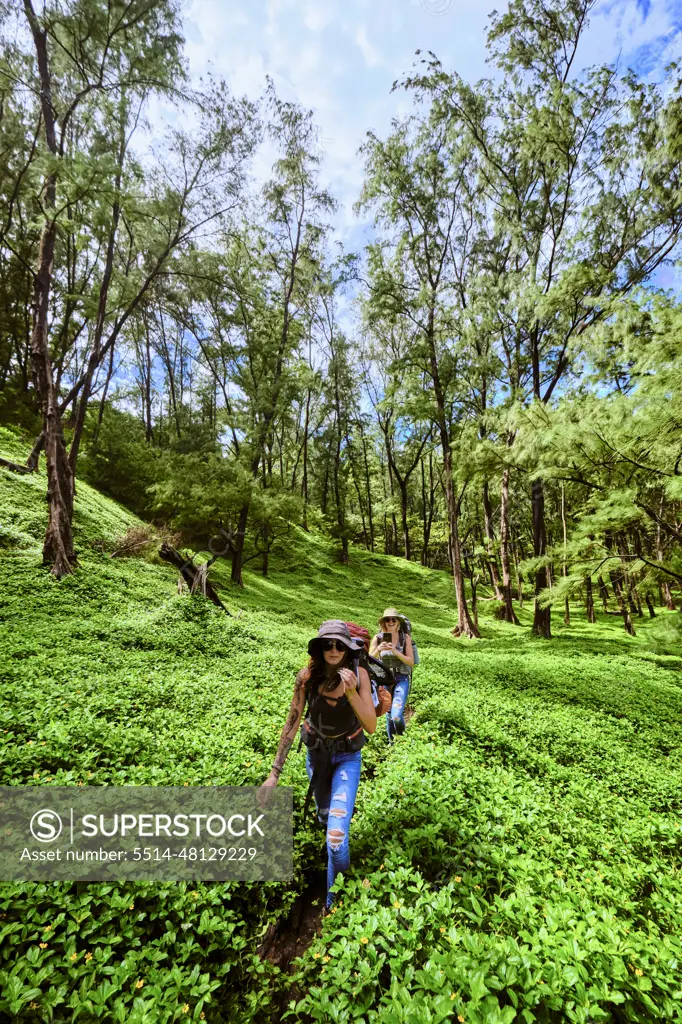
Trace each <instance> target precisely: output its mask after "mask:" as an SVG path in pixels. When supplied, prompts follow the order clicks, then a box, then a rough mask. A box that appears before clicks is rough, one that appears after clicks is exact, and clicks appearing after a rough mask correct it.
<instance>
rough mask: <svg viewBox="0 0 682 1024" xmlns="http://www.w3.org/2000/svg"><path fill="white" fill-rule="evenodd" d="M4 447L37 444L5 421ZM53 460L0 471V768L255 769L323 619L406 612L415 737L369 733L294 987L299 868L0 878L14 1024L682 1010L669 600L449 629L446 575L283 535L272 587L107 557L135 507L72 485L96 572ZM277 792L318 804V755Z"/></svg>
mask: <svg viewBox="0 0 682 1024" xmlns="http://www.w3.org/2000/svg"><path fill="white" fill-rule="evenodd" d="M0 454H3V455H5V456H6V457H12V458H21V457H22V456H23V455H25V451H24V450H23V448H22V446H21V444H20V443H19V442H17V441H16V439H15V438H14V437H13V435H11V434H9V432H7V431H0ZM44 491H45V477H44V475H43V474H42V473H41V474H39V475H37V476H31V477H19V476H16V475H14V474H11V473H9V472H7V471H5V470H0V568H1V570H2V575H1V578H0V652H1V657H0V784H2V785H8V784H31V785H32V784H38V783H41V784H50V783H54V784H59V785H64V784H73V785H77V784H82V785H102V784H105V783H106V784H114V785H130V784H142V783H145V784H154V785H170V784H174V785H182V784H184V783H188V784H204V785H206V784H212V783H215V784H231V785H239V784H255V783H258V782H260V781H261V780H262V779H263V778H264V776H265V775H266V774H267V771H268V770H269V767H270V763H271V760H272V757H273V755H274V752H275V749H276V746H277V739H278V736H279V731H280V728H281V725H282V723H283V719H284V716H285V713H286V709H287V707H288V703H289V699H290V695H291V688H292V683H293V672H294V671H295V670H296V669H297V668H299V667H300V666H301V664H302V663H303V662H304V660H305V659H304V656H303V653H304V651H305V644H306V642H307V639H308V638H309V637H310V636H311V635H313V634H314V632H315V631H316V629H317V626H318V625H319V623H320V621H322V620H323V619H325V618H328V617H332V616H334V617H336V616H341V617H343V618H347V619H353V620H355V621H357V622H362V623H364V624H366V625H368V626H370V627H373V624H374V623H375V621H376V618H377V616H378V614H380V612H381V611H382V610H383V608H384V607H385V606H386V605H388V604H393V603H395V604H397V605H398V606H399V607H400V608H401V609H403V610H404V611H405V612H406V613H407V614H409V615H410V617H411V618H412V620H413V624H414V631H415V635H416V637H417V639H418V641H419V645H420V652H421V654H422V664H421V665H420V666H419V668H418V669H417V671H416V673H415V685H414V689H413V693H412V696H411V700H410V703H411V704H412V705H413V706H414V708H415V715H414V717H413V719H412V721H411V723H410V726H409V729H408V733H407V735H406V736H405V737H403V738H400V739H399V740H398V742H397V743H396V745H395V747H394V748H393V749H391V750H389V749H388V747H387V745H386V740H385V734H384V731H383V722H382V723H381V727H380V728H379V729H378V730H377V734H376V736H375V737H374V738H373V739H372V740H371V742H370V744H369V745H368V746H367V747H366V748H365V758H364V765H365V773H364V775H365V778H364V781H363V783H362V785H361V789H360V795H359V804H358V813H357V814H356V816H355V818H354V821H353V831H352V860H353V867H352V870H351V872H350V874H349V876H348V878H347V879H345V880H344V883H343V892H342V894H341V896H340V902H339V905H338V908H337V909H336V910H335V912H334V913H333V914H332V915H330V916H329V917H328V918H326V919H325V922H324V927H323V930H322V934H321V935H320V936H319V937H318V938H316V939H315V940H314V942H313V943H312V945H311V946H310V947H309V948H308V949H307V950H306V951H305V952H304V954H303V956H302V957H301V959H300V961H299V962H298V965H297V970H296V973H295V975H294V976H293V977H290V976H289V975H285V974H282V973H280V972H279V971H278V970H277V969H276V968H274V967H272V966H271V965H270V964H268V963H267V962H266V963H263V962H262V961H261V959H260V958H259V957H258V956H257V954H256V949H257V947H258V944H259V942H260V940H261V939H262V936H263V934H264V933H265V931H266V929H267V928H268V925H269V924H270V923H271V922H273V921H276V920H281V919H283V918H285V917H286V915H287V913H288V910H289V908H290V907H291V905H292V903H293V901H294V900H295V898H296V896H297V894H298V893H299V892H300V891H301V890H302V889H303V888H304V887H305V886H306V884H307V882H308V880H309V877H310V870H311V868H316V867H318V866H319V865H321V863H322V861H321V858H320V836H319V834H315V833H312V832H311V831H310V830H309V829H302V830H301V831H299V833H298V834H297V838H296V849H295V862H296V873H297V877H296V881H295V882H294V883H293V884H292V885H284V884H278V883H271V884H268V885H262V886H247V885H243V884H236V883H235V884H226V883H206V884H204V883H188V884H185V883H166V884H151V883H138V884H135V885H133V884H125V885H123V884H122V885H104V884H86V883H74V884H71V885H67V884H61V883H60V884H53V885H37V884H35V885H34V884H31V885H29V884H22V885H19V884H3V885H2V887H1V888H0V1020H2V1021H22V1022H23V1021H26V1022H28V1021H48V1020H54V1021H58V1022H62V1021H64V1022H65V1021H75V1020H79V1021H84V1022H91V1021H95V1020H99V1021H121V1022H133V1024H143V1022H144V1024H156V1022H166V1021H172V1020H173V1021H174V1020H207V1021H211V1022H214V1024H219V1022H220V1024H222V1022H228V1021H229V1022H230V1024H234V1022H239V1021H244V1022H246V1021H254V1022H261V1021H263V1022H265V1021H268V1020H278V1019H281V1015H282V1011H281V1009H278V1008H279V1007H284V1008H285V1014H284V1019H287V1020H292V1021H310V1020H314V1021H339V1022H341V1021H366V1022H368V1024H369V1022H372V1024H378V1022H381V1024H389V1022H390V1024H393V1022H414V1024H417V1022H419V1024H422V1022H428V1021H445V1020H451V1021H458V1022H462V1021H466V1022H469V1024H512V1022H514V1021H517V1020H518V1021H527V1022H528V1024H533V1022H534V1021H538V1022H555V1021H556V1022H558V1021H565V1020H569V1021H576V1022H585V1024H587V1022H591V1021H613V1022H621V1021H654V1020H656V1021H658V1020H660V1021H673V1020H681V1019H682V1013H681V1011H680V1006H681V1005H682V982H680V978H681V977H682V966H681V965H682V944H681V943H680V938H679V936H680V931H681V928H682V876H681V874H680V870H681V868H682V815H681V813H680V804H681V802H682V796H681V794H682V755H681V753H680V750H681V746H680V739H681V738H682V674H681V670H682V658H681V657H680V655H681V654H682V649H681V648H680V644H679V639H678V636H679V634H678V624H677V622H678V616H677V614H673V613H667V614H666V613H660V614H659V615H658V617H657V618H656V619H655V620H653V621H651V622H649V621H648V620H647V621H638V622H637V623H636V625H637V628H638V635H637V637H636V638H630V637H627V636H625V634H624V632H623V630H622V626H621V624H620V622H619V620H618V619H617V618H616V617H611V616H608V617H606V616H600V620H599V623H598V624H597V625H596V626H588V625H587V624H586V623H585V622H584V617H583V613H582V610H581V609H580V608H578V607H576V608H575V609H574V610H573V611H574V616H573V618H574V622H573V624H572V625H571V626H570V627H565V626H563V624H561V623H559V622H558V621H557V622H556V625H555V630H556V634H557V637H556V639H555V640H553V641H552V642H546V641H540V640H537V639H535V638H533V637H531V635H530V632H529V621H530V620H529V614H528V611H526V612H525V613H524V612H522V613H521V617H522V620H523V624H522V627H521V628H514V627H511V626H508V625H506V624H501V623H497V622H494V621H493V620H492V619H486V618H485V617H483V618H482V621H481V625H482V632H483V634H484V638H483V640H481V641H480V642H474V643H472V642H469V641H465V640H455V639H453V638H452V637H451V635H450V629H451V627H452V625H453V622H454V596H453V594H452V589H451V586H450V583H449V581H448V579H447V577H446V576H444V575H443V574H441V573H434V572H430V571H428V570H424V569H422V568H421V567H419V566H416V565H412V564H407V563H405V562H403V561H402V560H400V559H393V558H388V557H384V556H379V555H372V554H370V553H368V552H365V551H360V550H353V551H352V561H351V565H350V566H340V565H338V564H337V563H336V561H335V555H334V551H333V549H332V548H331V547H330V545H329V544H328V543H327V542H326V541H324V540H322V539H320V538H317V537H310V536H307V535H305V534H303V533H302V532H301V531H292V535H291V537H290V539H289V542H288V545H287V547H286V549H285V550H284V552H283V554H281V555H279V556H277V557H276V558H274V559H272V561H271V565H272V568H271V574H270V576H269V578H268V579H263V578H262V577H261V576H259V575H257V574H256V573H253V572H251V573H247V574H246V577H245V583H246V585H245V588H244V590H243V591H240V590H239V589H238V588H234V587H232V586H231V585H230V584H229V567H227V566H221V567H220V568H218V570H217V572H216V574H215V577H214V578H215V582H216V585H217V586H218V588H219V589H220V592H221V594H222V595H223V598H224V600H225V603H226V605H227V606H228V608H229V609H230V610H231V611H232V612H233V613H234V615H233V617H232V618H228V617H227V616H225V615H224V614H223V613H222V612H220V611H219V610H217V609H215V608H214V607H213V606H212V605H210V604H208V603H207V602H205V601H203V600H202V599H190V598H188V597H187V596H186V595H185V596H180V595H178V594H177V591H176V573H175V571H174V570H173V569H171V568H170V567H168V566H167V565H164V564H162V563H158V564H157V563H155V562H154V561H153V560H151V561H150V560H144V559H141V558H127V559H123V558H114V559H112V558H110V557H109V556H108V554H107V553H106V552H107V551H108V550H111V548H112V546H113V543H114V541H115V539H116V538H117V537H120V536H121V535H122V534H124V533H125V530H126V529H127V528H128V527H129V526H131V525H134V524H135V522H136V520H135V519H134V517H133V516H131V515H130V514H129V513H127V512H126V511H125V510H123V509H121V508H119V507H118V506H116V504H115V503H113V502H111V501H109V500H108V499H106V498H104V497H102V496H101V495H98V494H97V493H96V492H94V491H92V490H91V489H90V488H88V487H87V485H85V484H79V486H78V495H77V499H76V540H77V547H78V550H79V560H80V568H79V570H78V572H77V573H75V574H74V575H73V576H72V577H69V578H67V579H65V580H63V581H62V582H61V583H57V582H56V581H55V580H54V579H53V578H52V577H51V576H50V575H49V573H47V572H46V571H45V570H44V569H42V568H41V567H40V543H41V540H42V532H43V528H44V517H45V502H44ZM282 782H283V784H285V785H291V786H293V787H294V790H295V799H296V803H297V806H299V807H300V806H301V804H302V798H303V795H304V793H305V789H306V787H307V779H306V777H305V770H304V766H303V755H302V754H300V755H297V754H296V752H295V750H294V751H293V752H292V754H291V755H290V757H289V760H288V763H287V766H286V769H285V772H284V775H283V778H282Z"/></svg>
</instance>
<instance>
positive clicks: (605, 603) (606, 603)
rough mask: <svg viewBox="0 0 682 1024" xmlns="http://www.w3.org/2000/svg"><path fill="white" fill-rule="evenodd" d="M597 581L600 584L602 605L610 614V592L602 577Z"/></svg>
mask: <svg viewBox="0 0 682 1024" xmlns="http://www.w3.org/2000/svg"><path fill="white" fill-rule="evenodd" d="M597 581H598V583H599V596H600V597H601V603H602V604H603V606H604V611H605V612H608V610H609V590H608V587H607V586H606V584H605V583H604V580H603V578H602V577H601V576H598V577H597Z"/></svg>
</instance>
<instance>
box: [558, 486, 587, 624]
mask: <svg viewBox="0 0 682 1024" xmlns="http://www.w3.org/2000/svg"><path fill="white" fill-rule="evenodd" d="M561 526H562V529H563V535H564V557H563V559H562V564H561V573H562V575H563V576H564V577H566V576H568V566H567V565H566V546H567V543H568V537H567V530H566V496H565V494H564V482H563V480H562V481H561ZM590 600H592V580H590ZM592 611H593V613H594V602H593V604H592ZM564 623H565V624H566V625H567V626H570V624H571V609H570V607H569V604H568V595H567V596H566V597H565V598H564Z"/></svg>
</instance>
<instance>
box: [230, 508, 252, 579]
mask: <svg viewBox="0 0 682 1024" xmlns="http://www.w3.org/2000/svg"><path fill="white" fill-rule="evenodd" d="M249 504H250V503H249V502H246V503H245V504H244V505H242V507H241V510H240V512H239V523H238V525H237V536H236V538H235V542H234V548H233V550H232V571H231V573H230V579H231V580H232V582H233V583H236V584H237V585H238V586H240V587H243V586H244V582H243V580H242V562H243V560H244V540H245V538H246V523H247V520H248V518H249Z"/></svg>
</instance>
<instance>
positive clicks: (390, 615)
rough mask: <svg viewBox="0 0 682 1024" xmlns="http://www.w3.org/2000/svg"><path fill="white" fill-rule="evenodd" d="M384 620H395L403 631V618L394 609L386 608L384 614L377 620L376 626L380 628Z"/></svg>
mask: <svg viewBox="0 0 682 1024" xmlns="http://www.w3.org/2000/svg"><path fill="white" fill-rule="evenodd" d="M386 619H397V620H398V622H399V623H400V624H401V626H402V627H403V629H405V616H404V615H401V614H400V612H399V611H397V610H396V609H395V608H386V610H385V611H384V614H383V615H382V616H381V618H380V619H378V620H377V625H379V626H382V625H383V624H384V622H385V621H386Z"/></svg>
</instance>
